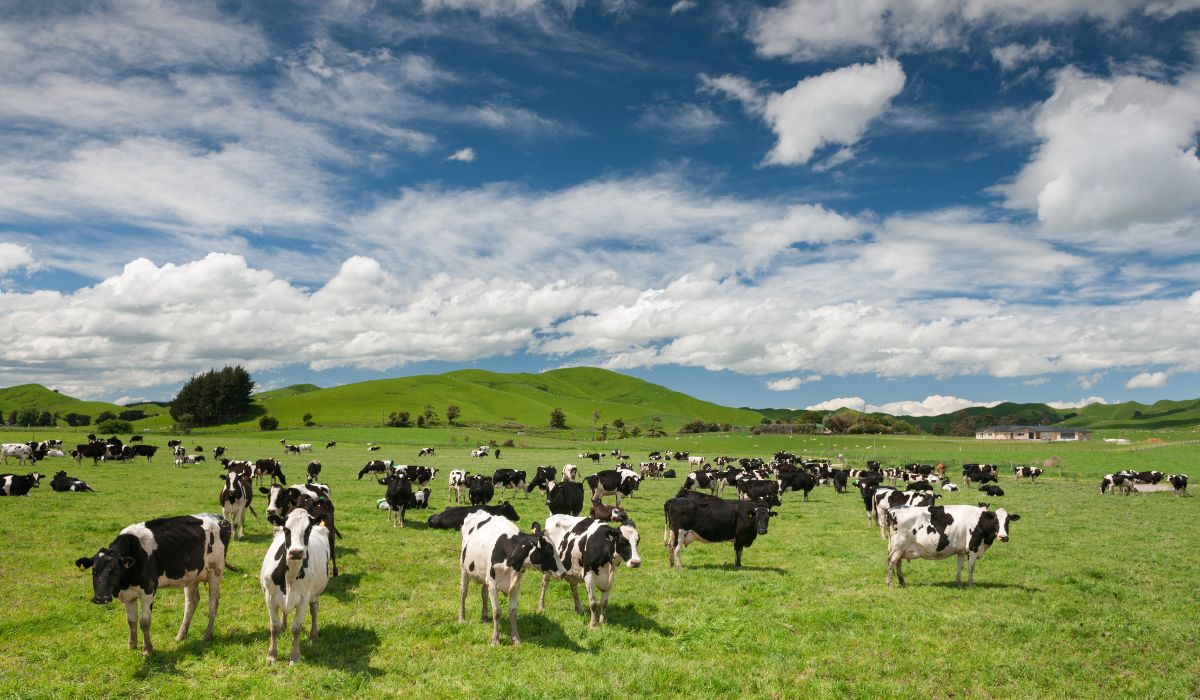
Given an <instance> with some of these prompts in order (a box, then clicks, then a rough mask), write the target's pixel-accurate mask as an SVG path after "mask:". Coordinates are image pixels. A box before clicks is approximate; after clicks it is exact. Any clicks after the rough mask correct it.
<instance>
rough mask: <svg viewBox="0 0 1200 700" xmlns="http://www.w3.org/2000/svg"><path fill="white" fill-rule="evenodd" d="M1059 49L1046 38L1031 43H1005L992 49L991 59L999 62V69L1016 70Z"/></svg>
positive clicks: (1042, 59)
mask: <svg viewBox="0 0 1200 700" xmlns="http://www.w3.org/2000/svg"><path fill="white" fill-rule="evenodd" d="M1058 52H1059V49H1058V48H1057V47H1056V46H1054V44H1051V43H1050V41H1049V40H1048V39H1038V40H1037V41H1036V42H1034V43H1033V44H1029V45H1025V44H1015V43H1014V44H1005V45H1003V46H996V47H994V48H993V49H992V60H994V61H995V62H996V63H999V64H1000V69H1001V70H1003V71H1005V72H1007V71H1012V70H1016V69H1017V68H1020V67H1021V66H1024V65H1026V64H1028V63H1036V62H1038V61H1044V60H1046V59H1047V58H1050V57H1052V56H1054V55H1055V54H1057V53H1058Z"/></svg>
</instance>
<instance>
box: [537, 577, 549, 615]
mask: <svg viewBox="0 0 1200 700" xmlns="http://www.w3.org/2000/svg"><path fill="white" fill-rule="evenodd" d="M549 586H550V574H542V593H541V595H539V596H538V607H537V611H538V612H545V610H546V588H548V587H549Z"/></svg>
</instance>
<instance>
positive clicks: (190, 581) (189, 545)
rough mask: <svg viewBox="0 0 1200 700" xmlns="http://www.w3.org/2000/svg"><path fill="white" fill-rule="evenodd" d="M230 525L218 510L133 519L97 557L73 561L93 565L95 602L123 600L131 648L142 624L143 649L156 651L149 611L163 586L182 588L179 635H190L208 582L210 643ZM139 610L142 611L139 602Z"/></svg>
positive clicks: (82, 565) (206, 633) (83, 566)
mask: <svg viewBox="0 0 1200 700" xmlns="http://www.w3.org/2000/svg"><path fill="white" fill-rule="evenodd" d="M231 532H232V528H231V526H230V525H229V521H227V520H225V519H224V518H220V517H218V516H215V515H181V516H177V517H173V518H158V519H156V520H148V521H146V522H141V523H134V524H133V525H130V526H129V527H127V528H125V529H124V530H121V532H120V534H118V535H117V538H116V539H115V540H113V541H112V544H110V545H109V546H107V547H104V548H102V549H100V551H98V552H96V554H94V555H93V556H90V557H80V558H78V559H76V560H75V565H76V566H78V567H79V568H80V569H87V568H91V570H92V602H93V603H96V604H97V605H105V604H107V603H110V602H112V600H113V598H116V599H118V600H120V601H121V602H122V603H124V605H125V620H126V621H127V622H128V623H129V648H130V649H133V648H134V647H136V646H137V628H138V626H139V624H140V626H141V628H142V653H143V654H145V655H147V656H149V655H150V654H152V653H154V646H153V645H152V644H151V643H150V613H151V610H153V608H154V595H155V593H156V592H157V591H158V589H159V588H182V589H183V624H182V625H180V626H179V634H177V635H175V639H177V640H182V639H183V638H184V637H185V636H187V631H188V626H189V625H191V623H192V615H193V614H194V613H195V612H196V604H197V602H199V600H200V590H199V589H200V584H201V583H207V584H208V627H207V629H205V630H204V641H206V642H211V641H212V638H213V625H214V624H215V623H216V620H217V603H218V601H219V599H220V597H221V575H222V574H223V573H224V572H225V551H226V549H227V548H228V547H229V537H230V534H231ZM139 602H140V603H141V615H140V617H139V615H138V603H139Z"/></svg>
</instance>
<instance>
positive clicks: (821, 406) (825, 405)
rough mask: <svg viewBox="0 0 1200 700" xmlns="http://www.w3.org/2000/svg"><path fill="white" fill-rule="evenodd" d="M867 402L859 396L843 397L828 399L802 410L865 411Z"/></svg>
mask: <svg viewBox="0 0 1200 700" xmlns="http://www.w3.org/2000/svg"><path fill="white" fill-rule="evenodd" d="M866 407H867V402H866V401H864V400H863V399H862V397H859V396H843V397H841V398H837V399H829V400H828V401H822V402H820V403H814V404H813V405H811V406H805V407H804V408H805V409H806V410H809V411H836V410H838V409H839V408H850V409H853V410H855V411H862V410H865V409H866Z"/></svg>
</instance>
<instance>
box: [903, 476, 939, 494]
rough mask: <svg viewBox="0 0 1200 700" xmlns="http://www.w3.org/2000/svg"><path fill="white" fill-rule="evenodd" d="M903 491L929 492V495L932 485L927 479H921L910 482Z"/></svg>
mask: <svg viewBox="0 0 1200 700" xmlns="http://www.w3.org/2000/svg"><path fill="white" fill-rule="evenodd" d="M904 490H905V491H929V492H930V493H932V492H933V484H931V483H929V481H928V480H927V479H921V480H920V481H914V482H912V483H911V484H909V485H908V486H907V487H905V489H904Z"/></svg>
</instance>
